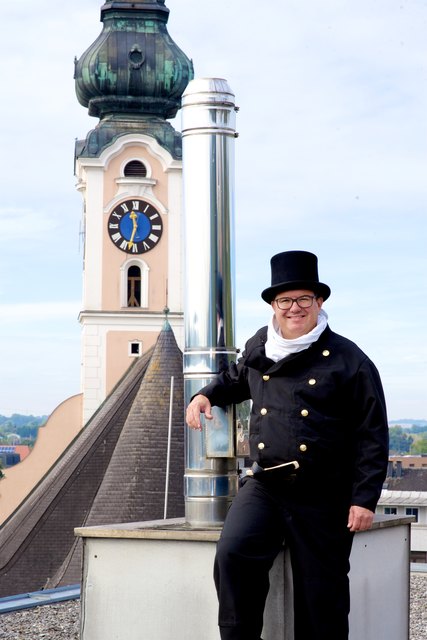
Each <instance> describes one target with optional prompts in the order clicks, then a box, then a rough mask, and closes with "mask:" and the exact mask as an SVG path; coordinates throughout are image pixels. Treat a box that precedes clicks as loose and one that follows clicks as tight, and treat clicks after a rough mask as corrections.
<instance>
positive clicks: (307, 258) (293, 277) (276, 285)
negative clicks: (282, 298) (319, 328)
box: [261, 251, 331, 303]
mask: <svg viewBox="0 0 427 640" xmlns="http://www.w3.org/2000/svg"><path fill="white" fill-rule="evenodd" d="M270 262H271V287H268V289H264V291H263V292H262V293H261V297H262V299H263V300H265V302H268V303H270V302H272V300H273V299H274V297H275V296H276V294H278V293H281V292H282V291H291V290H292V289H309V290H310V291H313V292H314V293H315V294H316V295H318V296H320V297H321V298H323V300H327V298H329V296H330V295H331V290H330V288H329V287H328V285H327V284H323V282H319V275H318V272H317V256H315V255H314V253H310V252H309V251H284V252H283V253H277V254H276V255H275V256H273V257H272V258H271V261H270Z"/></svg>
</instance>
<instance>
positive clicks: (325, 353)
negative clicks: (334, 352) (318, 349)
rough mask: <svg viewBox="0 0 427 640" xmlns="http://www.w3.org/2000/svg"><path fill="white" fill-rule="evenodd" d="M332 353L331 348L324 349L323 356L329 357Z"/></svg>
mask: <svg viewBox="0 0 427 640" xmlns="http://www.w3.org/2000/svg"><path fill="white" fill-rule="evenodd" d="M330 355H331V352H330V351H329V349H325V350H324V351H322V356H325V358H327V357H328V356H330Z"/></svg>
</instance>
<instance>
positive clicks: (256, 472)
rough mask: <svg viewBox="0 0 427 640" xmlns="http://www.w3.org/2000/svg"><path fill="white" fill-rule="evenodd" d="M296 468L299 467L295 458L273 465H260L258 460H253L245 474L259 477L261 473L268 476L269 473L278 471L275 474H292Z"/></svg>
mask: <svg viewBox="0 0 427 640" xmlns="http://www.w3.org/2000/svg"><path fill="white" fill-rule="evenodd" d="M297 469H299V464H298V462H297V461H296V460H292V462H283V463H282V464H278V465H276V466H275V467H261V466H260V465H259V464H258V462H254V463H253V465H252V467H251V468H250V469H248V471H247V472H246V475H247V476H254V477H259V476H260V475H262V474H267V475H268V476H270V473H271V475H272V476H273V475H276V473H277V472H278V473H277V475H280V476H290V475H292V474H294V473H295V471H296V470H297ZM275 472H276V473H275ZM264 477H266V476H264Z"/></svg>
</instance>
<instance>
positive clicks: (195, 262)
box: [182, 78, 237, 527]
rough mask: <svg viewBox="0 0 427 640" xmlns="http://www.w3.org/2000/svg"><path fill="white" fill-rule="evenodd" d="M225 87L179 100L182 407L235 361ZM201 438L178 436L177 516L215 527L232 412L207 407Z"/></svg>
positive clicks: (233, 485)
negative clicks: (180, 498) (182, 452)
mask: <svg viewBox="0 0 427 640" xmlns="http://www.w3.org/2000/svg"><path fill="white" fill-rule="evenodd" d="M235 114H236V107H235V103H234V94H233V92H232V91H231V89H230V87H229V85H228V83H227V81H226V80H223V79H221V78H199V79H195V80H192V81H191V82H190V83H189V85H188V86H187V88H186V90H185V92H184V94H183V97H182V151H183V185H184V220H185V223H184V227H185V235H184V242H185V245H184V253H185V291H184V297H185V304H184V324H185V350H184V401H185V405H186V406H187V404H188V402H189V401H190V399H191V397H192V396H193V395H194V394H195V393H196V392H197V391H198V390H199V389H200V388H201V387H203V386H204V385H206V384H208V383H209V382H211V380H212V379H213V378H214V376H215V375H217V374H218V373H219V371H220V370H221V369H222V368H224V366H226V365H227V364H228V362H229V361H230V360H235V357H236V349H235V346H234V337H235V332H234V141H235V137H236V131H235V119H236V117H235ZM213 412H214V419H213V420H212V421H208V420H206V424H205V427H204V429H203V430H202V432H199V431H194V430H190V429H186V446H185V449H186V461H185V466H186V470H185V476H184V494H185V516H186V521H187V523H189V524H190V525H191V526H194V527H216V526H220V525H221V524H222V523H223V521H224V518H225V515H226V513H227V510H228V508H229V505H230V502H231V500H232V498H233V496H234V495H235V493H236V490H237V472H236V458H235V452H234V412H233V408H232V407H229V408H227V409H225V410H223V409H219V408H218V407H215V408H214V411H213Z"/></svg>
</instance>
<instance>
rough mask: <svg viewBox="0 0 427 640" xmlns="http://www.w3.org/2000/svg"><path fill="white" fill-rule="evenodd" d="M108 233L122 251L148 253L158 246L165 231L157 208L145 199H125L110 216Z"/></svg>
mask: <svg viewBox="0 0 427 640" xmlns="http://www.w3.org/2000/svg"><path fill="white" fill-rule="evenodd" d="M107 226H108V235H109V236H110V238H111V241H112V242H113V243H114V244H115V245H116V247H117V248H118V249H121V251H125V252H126V253H134V254H135V253H146V252H147V251H150V250H151V249H152V248H153V247H155V246H156V244H157V243H158V241H159V240H160V238H161V236H162V232H163V223H162V219H161V217H160V214H159V212H158V211H157V209H155V208H154V207H153V205H152V204H150V203H149V202H146V201H145V200H138V199H135V200H125V202H122V203H121V204H118V205H117V206H116V207H115V208H114V209H113V210H112V212H111V213H110V215H109V217H108V225H107Z"/></svg>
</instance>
